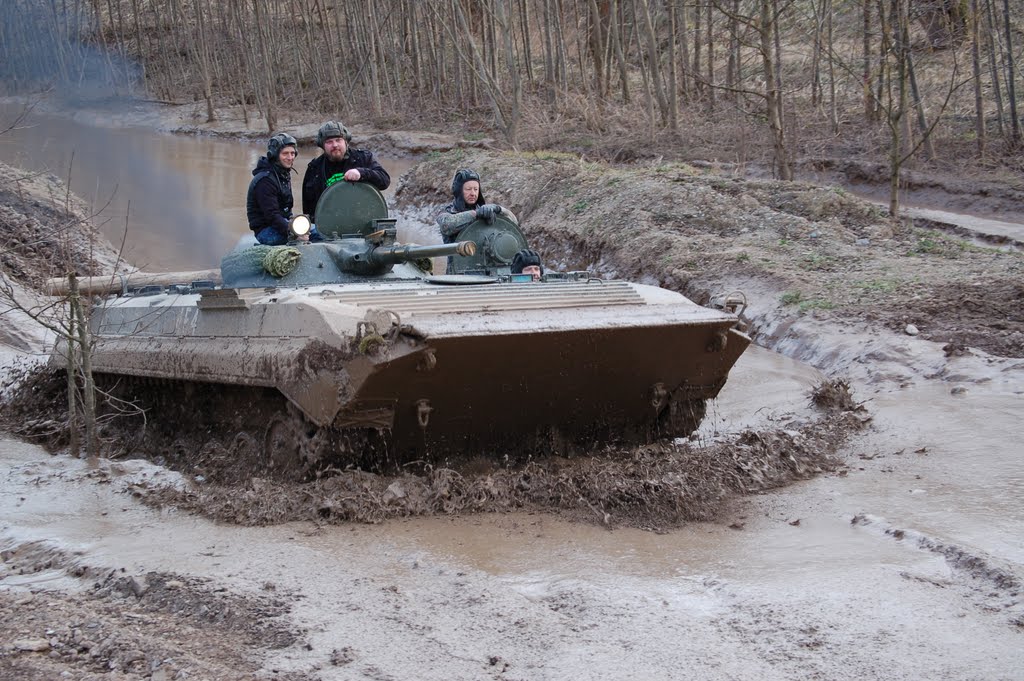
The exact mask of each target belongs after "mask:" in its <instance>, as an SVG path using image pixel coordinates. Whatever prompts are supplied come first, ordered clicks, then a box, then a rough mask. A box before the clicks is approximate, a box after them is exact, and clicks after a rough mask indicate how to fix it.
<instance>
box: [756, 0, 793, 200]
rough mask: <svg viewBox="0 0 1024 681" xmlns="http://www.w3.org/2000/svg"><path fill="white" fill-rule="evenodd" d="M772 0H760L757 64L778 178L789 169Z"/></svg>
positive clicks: (788, 177)
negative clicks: (759, 69) (762, 86)
mask: <svg viewBox="0 0 1024 681" xmlns="http://www.w3.org/2000/svg"><path fill="white" fill-rule="evenodd" d="M773 4H774V3H773V1H772V0H761V3H760V21H759V23H758V30H759V33H760V51H761V64H762V68H763V69H764V74H763V75H764V87H765V101H766V104H767V108H768V111H767V113H768V128H769V130H770V131H771V135H772V147H773V149H774V153H775V170H776V173H777V174H778V176H779V178H780V179H783V180H787V181H789V180H792V179H793V168H792V165H791V164H790V161H789V153H788V149H786V131H785V124H784V120H783V117H782V92H781V90H780V89H779V81H778V78H777V70H776V68H777V67H776V64H775V54H776V53H775V46H774V45H773V40H774V38H775V34H776V31H777V30H778V27H777V25H776V15H775V11H774V6H773Z"/></svg>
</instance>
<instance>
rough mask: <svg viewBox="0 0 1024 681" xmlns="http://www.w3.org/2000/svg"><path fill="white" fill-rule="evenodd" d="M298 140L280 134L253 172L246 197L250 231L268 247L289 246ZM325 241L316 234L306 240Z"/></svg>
mask: <svg viewBox="0 0 1024 681" xmlns="http://www.w3.org/2000/svg"><path fill="white" fill-rule="evenodd" d="M297 148H298V146H297V143H296V142H295V138H294V137H292V136H291V135H289V134H288V133H286V132H279V133H277V134H276V135H274V136H273V137H271V138H270V140H269V141H268V142H267V155H266V156H261V157H260V160H259V162H257V163H256V167H255V168H253V171H252V175H253V178H252V181H251V182H249V191H248V193H247V194H246V197H245V213H246V217H247V218H248V219H249V229H251V230H252V231H253V232H254V233H255V234H256V240H257V241H259V242H260V243H261V244H265V245H267V246H281V245H283V244H285V243H287V242H288V240H289V238H290V235H289V234H288V222H289V221H290V220H291V218H292V205H293V203H294V200H293V199H292V175H291V174H292V167H293V166H294V165H295V157H296V155H297V154H298V151H297ZM306 239H309V240H311V241H323V237H321V236H320V234H318V233H317V232H316V231H315V230H314V231H312V232H310V234H309V235H308V236H306V237H305V238H304V239H303V240H306Z"/></svg>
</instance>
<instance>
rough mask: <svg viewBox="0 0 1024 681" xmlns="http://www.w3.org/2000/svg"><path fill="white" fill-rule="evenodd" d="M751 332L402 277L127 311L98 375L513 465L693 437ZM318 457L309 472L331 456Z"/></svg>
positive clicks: (554, 287) (182, 300)
mask: <svg viewBox="0 0 1024 681" xmlns="http://www.w3.org/2000/svg"><path fill="white" fill-rule="evenodd" d="M736 322H737V319H736V317H735V315H732V314H729V313H727V312H723V311H718V310H711V309H708V308H703V307H700V306H697V305H695V304H693V303H692V302H690V301H689V300H687V299H686V298H684V297H683V296H680V295H678V294H675V293H672V292H669V291H666V290H664V289H659V288H656V287H651V286H643V285H639V284H631V283H627V282H599V281H597V280H589V281H586V280H583V281H553V282H529V283H509V282H499V283H493V284H485V285H477V286H445V285H433V284H430V283H427V282H425V281H423V280H422V279H403V278H402V277H401V276H400V273H399V275H396V276H395V277H394V278H392V279H389V280H386V281H376V282H372V283H366V284H347V285H334V286H331V285H327V286H323V285H321V286H311V287H297V288H289V289H284V288H281V289H272V290H256V289H237V290H236V289H223V290H222V289H218V290H214V291H204V292H201V293H196V294H188V295H171V294H160V295H154V296H146V297H127V298H118V299H113V300H111V301H109V302H108V303H107V304H106V305H104V306H103V307H102V308H98V309H96V310H95V311H94V313H93V315H92V320H91V325H92V330H93V333H94V337H95V340H96V343H95V349H94V353H93V357H92V361H93V370H94V372H95V373H98V374H101V375H103V374H105V375H108V376H132V377H149V378H154V379H170V380H172V381H175V382H177V383H178V384H202V385H206V386H211V387H212V389H214V390H216V386H218V385H221V386H251V387H253V388H260V389H270V391H271V392H273V391H276V392H277V393H279V394H280V395H282V396H284V397H285V398H286V399H287V402H288V403H290V405H292V407H293V412H295V414H296V418H297V419H299V420H301V421H302V422H303V424H304V425H302V424H293V426H292V427H293V429H295V430H304V431H305V432H307V433H309V432H315V431H324V432H330V433H334V435H335V436H337V435H339V434H341V435H344V433H346V432H353V433H355V432H370V431H372V432H375V433H384V434H385V436H384V437H381V438H377V440H378V442H383V443H385V446H386V448H387V449H388V452H387V453H386V455H385V456H386V458H388V459H392V458H394V460H396V461H399V462H401V461H408V460H415V459H418V460H439V459H449V458H451V457H455V456H470V457H472V456H478V455H481V454H484V455H496V456H499V457H500V456H503V455H505V456H509V457H513V456H520V455H522V454H524V453H527V454H529V453H534V452H538V451H545V450H547V451H550V450H552V449H556V450H558V451H559V453H563V452H565V451H568V450H578V449H581V448H588V447H592V446H595V445H600V444H602V443H608V442H643V441H647V440H649V439H651V438H653V437H659V436H683V435H687V434H688V433H689V432H690V431H691V430H693V429H694V428H696V426H697V424H698V423H699V420H700V416H702V415H703V402H704V401H705V400H707V399H711V398H713V397H715V396H716V395H717V394H718V392H719V390H720V389H721V387H722V386H723V385H724V383H725V380H726V377H727V375H728V372H729V370H730V369H731V368H732V366H733V364H734V363H735V362H736V360H737V358H738V357H739V356H740V354H742V352H743V350H744V349H745V348H746V347H747V345H748V344H749V342H750V339H749V338H748V337H747V336H746V335H745V334H744V333H742V332H740V331H738V330H737V329H736V328H735V327H736ZM58 355H59V353H58ZM263 394H266V391H255V390H254V391H253V395H263ZM254 399H256V398H254ZM683 407H685V409H684V408H683ZM233 408H234V409H237V408H238V407H237V405H235V406H234V407H233ZM687 410H689V413H690V416H686V415H685V413H686V411H687ZM257 412H259V413H264V412H265V410H263V409H262V407H261V408H259V409H257V408H256V406H254V407H253V413H257ZM673 414H684V415H683V416H682V417H678V416H677V417H672V418H670V415H673ZM326 439H328V440H329V439H331V438H326ZM334 439H337V438H336V437H334ZM321 440H324V438H321ZM318 447H319V448H318V449H317V450H316V451H312V450H309V449H307V451H305V452H304V453H303V455H302V456H303V457H304V458H305V459H306V461H305V464H306V465H307V466H308V465H311V464H314V463H315V461H314V460H316V459H320V458H323V457H327V458H330V457H331V456H332V453H331V452H330V451H329V448H327V449H326V450H325V449H324V447H322V446H319V445H318ZM335 463H336V462H335Z"/></svg>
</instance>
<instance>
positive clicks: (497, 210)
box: [487, 203, 501, 215]
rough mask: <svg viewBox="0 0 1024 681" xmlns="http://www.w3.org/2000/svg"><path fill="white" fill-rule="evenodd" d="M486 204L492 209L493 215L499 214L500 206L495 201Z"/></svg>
mask: <svg viewBox="0 0 1024 681" xmlns="http://www.w3.org/2000/svg"><path fill="white" fill-rule="evenodd" d="M487 205H488V206H490V207H491V208H493V209H494V214H495V215H501V206H499V205H498V204H496V203H488V204H487Z"/></svg>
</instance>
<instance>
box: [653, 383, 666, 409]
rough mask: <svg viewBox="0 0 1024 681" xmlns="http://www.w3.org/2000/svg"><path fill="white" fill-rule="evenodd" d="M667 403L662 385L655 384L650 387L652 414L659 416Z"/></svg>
mask: <svg viewBox="0 0 1024 681" xmlns="http://www.w3.org/2000/svg"><path fill="white" fill-rule="evenodd" d="M667 402H668V391H667V390H665V384H664V383H655V384H654V385H652V386H651V406H652V407H654V413H655V414H660V413H661V410H662V409H663V408H664V407H665V404H666V403H667Z"/></svg>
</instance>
